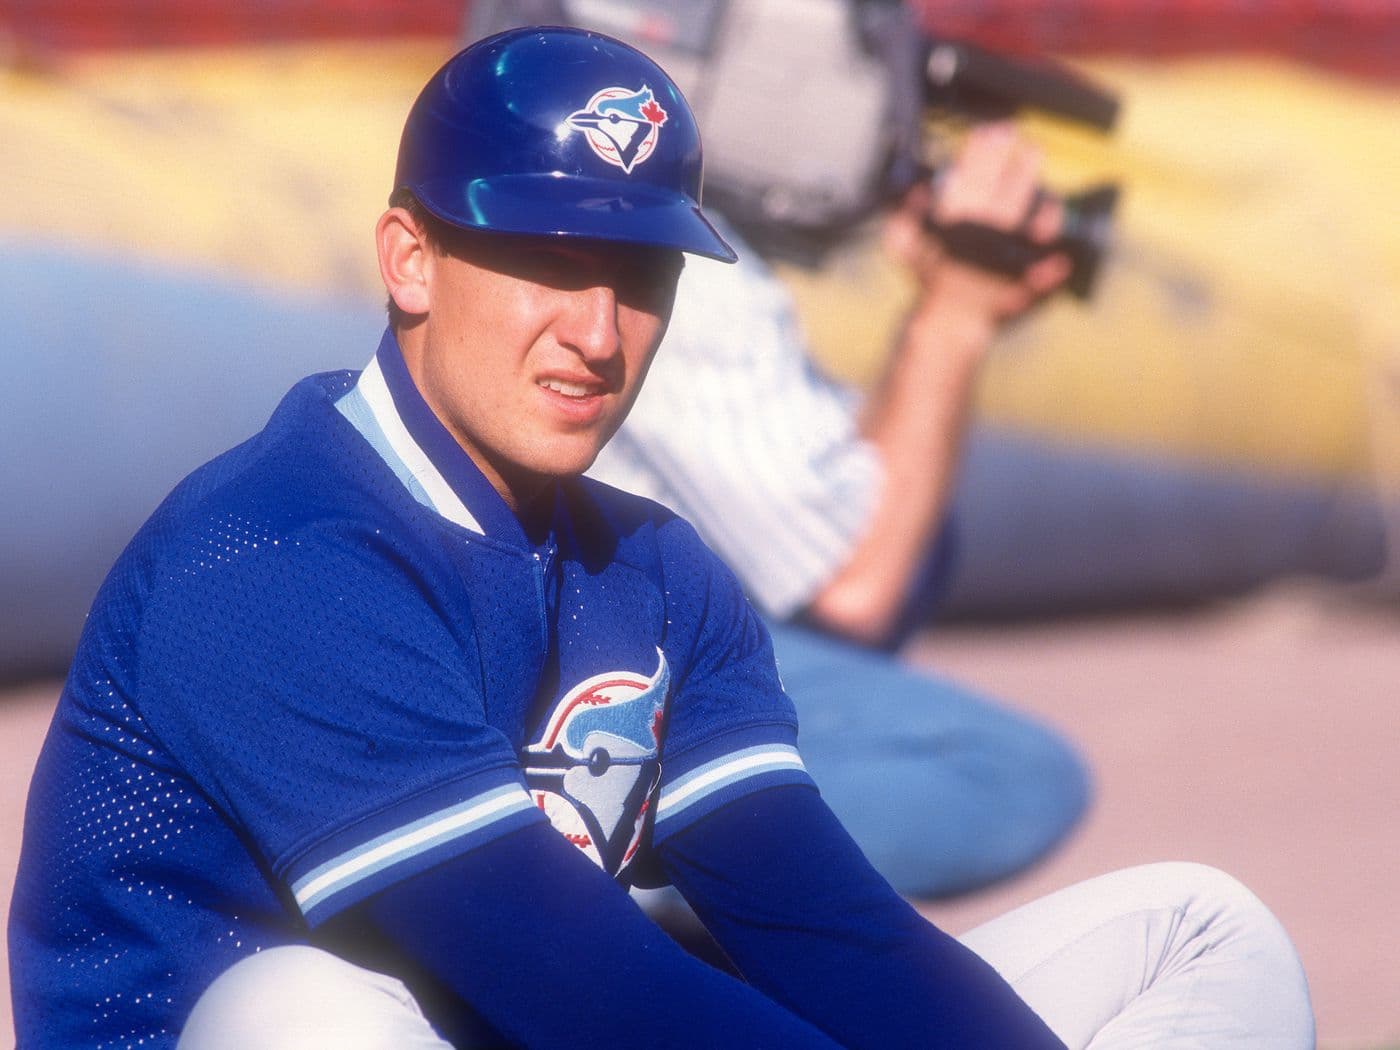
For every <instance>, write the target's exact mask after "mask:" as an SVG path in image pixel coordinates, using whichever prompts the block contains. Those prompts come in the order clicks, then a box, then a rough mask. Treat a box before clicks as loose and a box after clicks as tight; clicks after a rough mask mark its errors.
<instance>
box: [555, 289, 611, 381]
mask: <svg viewBox="0 0 1400 1050" xmlns="http://www.w3.org/2000/svg"><path fill="white" fill-rule="evenodd" d="M557 334H558V337H559V340H560V342H562V343H563V344H564V345H565V346H568V347H570V348H571V349H573V350H574V351H575V352H576V353H577V354H578V355H579V356H580V357H582V358H583V359H584V360H585V361H588V362H590V363H595V362H599V361H606V360H608V359H610V358H612V357H615V356H616V355H617V353H618V352H619V351H620V350H621V348H622V335H621V332H620V330H619V328H618V303H617V292H616V290H615V289H613V288H612V287H611V286H610V285H608V284H606V283H603V282H599V283H597V284H593V285H590V286H589V287H585V288H576V289H574V290H572V291H571V292H570V293H569V303H568V306H567V308H566V309H565V310H564V312H563V314H562V316H561V318H560V330H559V332H558V333H557Z"/></svg>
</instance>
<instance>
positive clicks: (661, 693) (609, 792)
mask: <svg viewBox="0 0 1400 1050" xmlns="http://www.w3.org/2000/svg"><path fill="white" fill-rule="evenodd" d="M656 655H657V657H658V661H657V667H656V673H655V674H653V675H652V676H651V677H650V678H648V677H646V676H645V675H640V674H636V673H634V672H631V671H616V672H609V673H607V674H600V675H594V676H593V677H592V678H589V679H588V680H587V681H584V682H581V683H580V684H579V685H576V686H574V688H572V689H570V690H569V691H568V692H567V693H566V694H565V695H564V696H563V698H562V699H560V701H559V702H558V703H557V704H556V705H555V707H554V711H553V713H551V715H550V716H549V720H548V721H547V722H546V723H545V727H544V731H543V732H542V733H541V734H540V739H539V741H538V742H537V743H534V744H531V745H530V746H529V747H527V748H526V749H525V754H524V763H523V764H524V766H525V781H526V784H527V785H528V786H529V788H530V796H531V798H533V799H534V801H535V805H537V806H539V807H540V809H542V810H543V811H544V813H545V816H547V817H548V818H549V821H550V823H551V824H553V825H554V827H555V829H556V830H557V831H558V832H559V833H560V834H561V835H563V836H564V837H565V838H566V839H568V840H569V841H570V842H572V843H573V844H574V845H575V846H577V847H578V848H579V849H580V850H581V851H582V852H583V853H584V854H585V855H586V856H587V857H588V858H589V859H590V860H592V861H593V862H594V863H595V864H597V865H598V866H599V867H600V868H602V869H603V870H604V871H606V872H608V873H609V874H612V875H616V874H618V873H619V872H620V871H621V870H622V869H623V868H625V867H626V866H627V865H628V863H629V862H630V861H631V860H632V858H633V856H634V855H635V854H636V852H637V847H638V845H639V844H640V842H641V838H642V830H643V828H644V826H645V824H646V815H647V810H648V809H649V808H650V806H651V803H652V796H653V795H654V794H655V792H656V786H657V784H658V783H659V782H660V780H661V762H660V759H659V752H660V749H661V743H660V741H661V722H662V718H663V716H664V714H665V710H666V694H667V692H668V691H669V689H670V685H671V672H670V669H669V668H668V667H667V665H666V656H665V654H663V653H662V652H661V650H660V649H658V650H657V651H656Z"/></svg>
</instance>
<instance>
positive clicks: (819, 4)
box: [465, 0, 1118, 298]
mask: <svg viewBox="0 0 1400 1050" xmlns="http://www.w3.org/2000/svg"><path fill="white" fill-rule="evenodd" d="M544 23H553V24H556V25H559V24H562V25H575V26H579V27H582V28H587V29H595V30H598V31H600V32H604V33H607V34H609V35H611V36H615V37H618V38H620V39H622V40H625V41H627V42H629V43H631V44H633V45H635V46H637V47H639V48H641V49H642V50H644V51H646V52H647V53H648V54H650V55H651V56H652V57H653V58H654V59H656V61H657V62H659V63H660V64H661V65H662V66H663V67H664V68H665V69H666V70H667V72H669V73H670V74H671V76H672V77H673V78H674V79H675V80H676V82H677V83H678V84H679V85H680V87H681V89H682V90H683V91H684V92H685V94H686V97H687V98H688V99H689V100H690V103H691V106H692V108H693V109H694V111H695V114H696V117H697V119H698V121H699V124H700V127H701V131H702V134H703V135H704V139H705V202H706V204H707V205H713V206H715V207H717V208H718V209H719V210H720V211H721V212H723V213H724V215H725V216H726V217H727V218H728V219H729V220H730V221H731V222H733V223H734V224H735V225H737V226H738V227H739V228H740V230H741V232H742V233H743V234H744V236H745V237H746V239H748V240H749V241H750V242H751V243H753V244H755V245H756V246H757V247H759V248H760V249H762V250H764V251H767V252H771V253H774V254H780V255H786V256H789V257H795V258H799V259H803V260H806V261H811V260H813V259H817V258H820V257H821V255H822V254H823V253H824V252H825V251H826V250H827V249H828V248H829V247H831V246H833V245H834V244H835V243H836V242H837V241H838V240H840V238H841V237H842V236H843V235H844V234H845V233H847V232H849V230H850V229H851V228H852V227H853V226H855V225H856V224H858V223H861V222H863V221H865V220H866V219H868V218H869V217H870V216H871V215H872V214H873V213H874V212H875V211H877V210H878V209H879V208H880V207H881V206H882V205H884V204H885V203H886V202H888V201H890V200H891V199H893V198H895V197H897V196H899V195H900V194H902V193H903V192H904V191H905V190H907V189H908V188H909V187H910V186H911V185H913V184H914V182H915V181H917V180H919V179H924V178H930V177H936V170H935V167H936V166H935V165H934V164H932V163H931V162H930V161H929V160H928V159H927V158H928V154H929V152H930V150H929V140H930V134H929V129H930V126H931V125H932V124H933V123H934V122H936V121H937V120H938V119H940V118H943V117H950V116H951V117H953V118H955V119H958V120H963V121H969V120H972V121H975V120H986V119H994V118H999V117H1003V116H1007V115H1010V114H1012V113H1015V112H1017V111H1018V110H1021V109H1023V108H1036V109H1040V110H1042V111H1046V112H1050V113H1054V114H1056V115H1058V116H1061V117H1064V118H1067V119H1070V120H1072V121H1075V122H1077V123H1080V124H1083V125H1085V126H1087V127H1090V128H1093V129H1095V130H1098V131H1101V132H1104V133H1108V132H1110V131H1111V130H1112V128H1113V125H1114V122H1115V120H1116V118H1117V113H1118V100H1117V99H1116V98H1114V97H1113V96H1112V95H1111V94H1109V93H1108V92H1106V91H1104V90H1102V89H1101V88H1099V87H1097V86H1096V85H1094V84H1091V83H1089V82H1088V81H1087V80H1085V79H1083V78H1081V77H1080V76H1078V75H1077V74H1075V73H1073V72H1071V71H1070V70H1068V69H1066V68H1064V67H1061V66H1059V65H1056V64H1053V63H1051V62H1048V61H1041V60H1037V61H1029V60H1023V59H1014V58H1010V57H1007V56H1003V55H997V54H994V53H992V52H989V51H986V50H983V49H981V48H977V47H974V46H973V45H971V44H969V43H965V42H961V41H954V40H939V39H933V38H930V37H929V36H928V35H926V34H925V33H923V32H922V31H921V30H920V29H919V27H918V24H917V21H916V19H915V16H914V14H913V12H912V11H911V10H910V8H909V7H908V6H906V5H905V4H903V3H900V2H898V0H741V2H736V0H667V2H665V3H662V2H660V0H473V3H472V4H471V8H470V12H469V15H468V19H467V23H466V26H465V35H466V37H467V38H468V39H478V38H480V37H482V36H485V35H487V34H489V33H493V32H496V31H498V30H501V29H506V28H511V27H513V26H517V25H526V24H544ZM1117 198H1118V188H1117V187H1116V186H1114V185H1111V184H1105V185H1101V186H1096V187H1093V188H1091V189H1089V190H1086V191H1084V192H1082V193H1077V194H1073V195H1069V196H1065V197H1063V198H1062V202H1063V204H1064V211H1065V220H1064V224H1063V228H1062V230H1061V232H1060V235H1059V236H1058V238H1057V239H1056V240H1055V241H1054V242H1053V243H1052V244H1050V245H1036V244H1033V243H1032V242H1030V241H1029V240H1027V239H1026V238H1023V237H1019V236H1016V235H1007V234H1004V233H1000V232H998V231H996V230H991V229H988V228H986V227H981V226H977V225H974V224H959V225H957V226H953V227H949V228H942V229H937V230H936V232H937V234H938V235H939V236H940V238H942V239H943V241H944V243H945V244H946V245H947V247H948V250H949V251H951V252H953V253H955V254H957V255H959V256H961V257H963V258H966V259H968V260H969V261H971V262H974V263H976V264H978V265H981V266H984V267H987V268H989V269H993V270H998V271H1001V272H1007V273H1013V274H1014V273H1019V272H1020V271H1021V270H1022V269H1024V268H1025V267H1026V266H1027V265H1028V264H1029V263H1030V262H1031V261H1033V260H1034V259H1035V258H1037V257H1039V256H1040V255H1043V254H1045V253H1046V252H1050V251H1063V252H1065V253H1067V254H1068V255H1069V256H1070V258H1071V260H1072V261H1073V271H1072V274H1071V276H1070V279H1069V282H1068V284H1067V287H1068V288H1069V290H1070V291H1071V292H1072V293H1074V294H1075V295H1077V296H1079V297H1081V298H1087V297H1088V296H1089V295H1090V293H1091V292H1092V289H1093V284H1094V278H1095V275H1096V273H1097V271H1098V268H1099V263H1100V261H1101V259H1102V257H1103V254H1104V252H1105V250H1106V247H1107V244H1108V241H1109V234H1110V231H1111V227H1112V214H1113V210H1114V206H1115V204H1116V202H1117Z"/></svg>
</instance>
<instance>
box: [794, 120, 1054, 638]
mask: <svg viewBox="0 0 1400 1050" xmlns="http://www.w3.org/2000/svg"><path fill="white" fill-rule="evenodd" d="M1039 175H1040V156H1039V153H1038V151H1037V150H1035V148H1034V147H1032V146H1031V145H1029V144H1028V143H1026V142H1025V141H1024V140H1022V139H1021V138H1020V137H1019V136H1018V135H1017V134H1016V132H1015V131H1014V130H1013V129H1012V128H1011V126H1010V125H1007V124H991V125H984V126H981V127H978V128H975V129H973V131H972V132H970V134H969V136H968V139H967V142H966V144H965V146H964V148H963V150H962V153H961V154H960V156H959V157H958V160H957V162H956V163H955V164H954V165H953V166H952V167H951V168H949V169H948V170H947V172H946V173H945V174H944V176H943V177H942V178H941V179H940V180H939V183H938V190H937V193H936V195H935V196H934V199H933V200H932V201H931V200H930V196H931V191H930V189H929V188H928V187H924V186H921V187H918V188H916V189H915V190H914V191H912V192H911V193H910V194H909V195H908V196H907V197H906V199H905V200H904V202H903V203H902V206H901V207H900V209H899V210H898V211H897V212H896V213H895V214H894V215H893V216H892V217H891V218H890V220H889V226H888V230H887V239H886V240H887V247H888V248H889V249H890V250H891V251H892V252H893V253H894V254H895V255H896V256H897V257H898V258H900V259H901V260H902V261H903V262H904V263H905V264H906V265H907V266H908V267H909V268H910V270H911V271H912V273H913V274H914V276H915V278H916V280H917V282H918V287H919V291H918V296H917V299H916V301H915V303H914V305H913V307H912V308H911V310H910V312H909V315H908V317H907V318H906V320H905V322H904V325H903V327H902V329H901V332H900V336H899V339H898V342H897V345H896V347H895V349H894V353H893V354H892V356H891V358H890V360H889V363H888V364H887V366H886V368H885V372H884V374H883V376H882V378H881V380H880V382H879V384H878V385H877V387H876V388H875V390H874V391H873V392H872V394H871V396H870V398H869V399H868V401H867V402H866V404H865V406H864V410H863V413H862V417H861V434H862V436H863V437H864V438H865V439H866V440H867V441H868V442H870V444H871V445H872V446H873V447H874V448H875V449H876V450H877V453H878V456H879V459H880V462H881V465H882V467H883V481H882V483H881V485H880V489H879V494H878V496H877V498H876V501H875V505H874V509H873V510H872V511H871V513H870V515H869V517H868V519H867V522H866V527H865V529H864V531H863V532H862V533H861V535H860V538H859V539H858V540H857V542H856V543H855V545H854V547H853V548H852V551H851V554H850V557H849V558H848V560H847V561H846V562H845V564H844V565H843V566H842V568H841V569H840V570H839V571H838V572H837V573H836V574H835V575H834V576H833V577H832V578H831V579H830V580H829V581H828V582H827V583H826V584H825V585H824V586H823V587H822V588H821V589H820V590H819V591H818V592H817V593H816V595H815V596H814V597H813V599H812V601H811V602H810V604H809V605H808V606H807V608H806V610H805V612H806V615H807V616H808V617H809V618H810V619H812V620H814V621H816V622H817V623H819V624H821V625H822V626H824V627H826V628H827V629H829V630H832V631H834V632H836V633H838V634H841V635H844V636H846V637H849V638H852V639H855V640H857V641H862V642H868V643H879V642H882V641H884V640H885V639H886V638H887V637H888V636H889V634H890V632H891V630H892V629H893V628H894V627H895V625H896V623H897V621H898V619H899V614H900V611H901V609H902V607H903V604H904V602H905V600H906V598H907V597H908V592H909V588H910V585H911V581H912V580H913V579H914V578H915V577H916V576H917V574H918V571H919V569H920V568H921V567H922V565H923V563H924V561H925V559H926V558H927V556H928V552H929V549H930V546H931V544H932V541H933V538H934V536H935V534H936V533H937V531H938V529H939V528H940V527H941V525H942V523H943V520H944V518H945V516H946V513H947V510H948V500H949V496H950V493H951V492H952V488H953V481H954V479H955V477H956V474H957V467H958V463H959V461H960V459H961V456H962V441H963V436H964V433H965V432H966V429H967V425H968V422H969V419H970V416H971V411H972V402H973V395H974V392H975V387H976V380H977V377H978V375H979V373H980V371H981V366H982V361H983V359H984V357H985V356H986V353H987V351H988V349H989V347H990V346H991V343H992V340H993V338H994V337H995V335H996V333H997V330H998V328H999V327H1000V325H1001V324H1002V323H1003V322H1005V321H1007V320H1009V319H1011V318H1013V317H1016V316H1018V315H1020V314H1022V313H1024V312H1025V311H1026V310H1027V309H1029V307H1030V306H1031V305H1032V304H1033V303H1035V302H1036V301H1037V300H1038V299H1040V298H1041V297H1043V296H1044V295H1046V294H1048V293H1049V292H1051V291H1053V290H1054V289H1055V288H1056V287H1058V286H1059V285H1060V284H1061V283H1063V281H1064V280H1065V278H1066V277H1067V276H1068V274H1069V262H1068V260H1067V259H1066V258H1065V257H1064V256H1061V255H1052V256H1049V257H1047V258H1044V259H1041V260H1040V261H1038V262H1037V263H1035V264H1034V265H1032V266H1031V267H1030V268H1028V269H1027V270H1026V271H1025V272H1024V274H1022V276H1021V277H1020V278H1009V277H1005V276H1001V275H998V274H995V273H993V272H991V271H989V270H985V269H981V268H979V267H977V266H974V265H972V264H970V263H966V262H962V261H959V260H957V259H954V258H952V257H950V256H948V255H946V254H945V253H944V252H943V251H942V250H941V249H940V247H939V246H938V244H937V242H936V240H935V239H934V238H933V237H932V236H931V235H930V234H928V233H926V232H925V230H924V227H923V219H924V216H925V215H926V214H929V213H930V210H931V214H932V215H933V217H934V219H935V220H936V221H937V222H938V223H939V224H943V225H951V224H954V223H959V222H968V223H977V224H979V225H983V226H988V227H991V228H993V229H997V230H1002V231H1014V230H1017V229H1020V228H1022V227H1023V226H1027V218H1028V216H1029V219H1030V221H1029V225H1028V227H1027V232H1028V233H1029V235H1030V236H1031V237H1032V238H1034V239H1036V240H1039V241H1042V242H1048V241H1050V240H1052V239H1053V238H1054V236H1055V234H1056V232H1057V231H1058V229H1059V226H1060V222H1061V209H1060V207H1059V205H1058V203H1057V202H1055V201H1053V200H1044V201H1040V202H1039V204H1037V201H1038V199H1039V198H1038V197H1037V188H1038V185H1039Z"/></svg>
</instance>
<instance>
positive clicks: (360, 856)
mask: <svg viewBox="0 0 1400 1050" xmlns="http://www.w3.org/2000/svg"><path fill="white" fill-rule="evenodd" d="M531 807H532V803H531V802H530V796H529V795H528V794H526V792H525V789H524V788H522V787H520V786H519V785H518V784H507V785H505V786H504V787H498V788H494V789H492V790H490V791H485V792H483V793H481V794H480V795H476V796H474V797H472V798H469V799H467V800H466V801H464V802H459V803H457V804H456V805H453V806H448V807H447V808H445V809H441V810H438V811H437V812H436V813H430V814H428V815H427V816H426V817H422V818H420V819H418V820H416V821H414V822H413V823H411V824H406V825H404V826H403V827H401V828H395V829H394V830H393V831H390V832H387V833H385V834H383V835H380V836H379V837H377V838H375V839H371V840H370V841H369V842H366V843H363V844H361V845H359V846H356V847H354V848H353V849H349V850H346V851H345V852H344V853H342V854H340V855H339V856H337V857H333V858H331V859H330V860H328V861H326V862H325V863H324V864H322V865H320V866H319V867H317V868H315V869H313V870H312V871H309V872H307V873H306V874H305V875H303V876H302V877H301V878H300V879H298V880H297V881H296V882H294V883H293V884H292V895H293V896H294V897H295V898H296V901H297V904H298V905H299V906H300V907H301V910H302V913H303V914H306V913H307V912H309V911H310V910H311V909H312V908H314V907H316V906H317V905H318V904H320V903H321V902H322V901H324V900H326V899H327V898H329V897H331V896H334V895H335V894H337V893H340V892H341V891H343V890H345V889H347V888H348V887H350V886H353V885H354V884H355V883H357V882H360V881H361V880H363V879H367V878H369V877H370V876H372V875H375V874H377V873H378V872H380V871H383V870H384V869H386V868H389V867H392V866H393V865H395V864H402V863H403V862H405V861H407V860H411V859H412V858H413V857H416V856H418V855H419V854H421V853H424V852H425V851H427V850H430V849H434V848H436V847H438V846H441V845H443V844H444V843H447V842H452V841H454V840H456V839H462V838H465V837H468V836H473V835H479V834H481V833H483V832H485V831H486V830H487V829H489V828H490V827H491V825H493V824H495V823H497V822H498V821H501V820H504V819H506V818H507V817H510V816H512V815H514V814H516V813H519V812H521V811H523V810H528V809H530V808H531Z"/></svg>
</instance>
